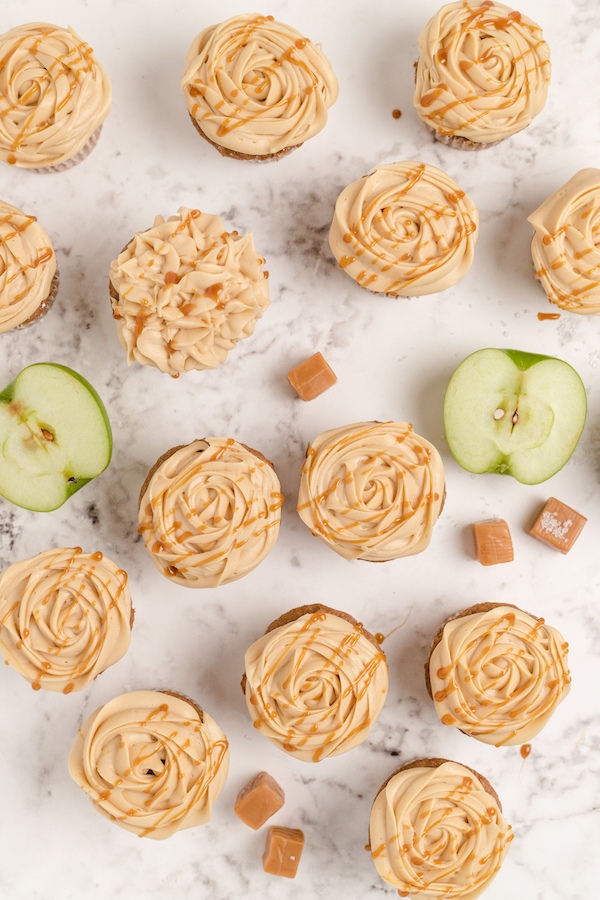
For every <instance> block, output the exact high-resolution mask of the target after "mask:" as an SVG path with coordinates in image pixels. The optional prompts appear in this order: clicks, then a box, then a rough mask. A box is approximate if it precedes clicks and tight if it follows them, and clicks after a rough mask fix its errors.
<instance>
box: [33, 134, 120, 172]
mask: <svg viewBox="0 0 600 900" xmlns="http://www.w3.org/2000/svg"><path fill="white" fill-rule="evenodd" d="M101 131H102V125H99V126H98V128H96V130H95V131H94V133H93V134H92V136H91V137H90V138H89V140H88V142H87V144H84V145H83V147H82V148H81V150H80V151H79V152H78V153H76V154H75V155H74V156H71V157H70V159H65V161H64V162H61V163H58V165H56V166H40V167H39V168H36V169H28V171H29V172H38V173H39V174H40V175H44V174H45V173H47V172H66V171H67V169H72V168H74V166H78V165H79V163H81V162H83V161H84V159H87V157H88V156H89V155H90V153H91V152H92V150H93V149H94V147H95V146H96V144H97V143H98V138H99V137H100V132H101Z"/></svg>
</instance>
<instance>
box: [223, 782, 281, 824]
mask: <svg viewBox="0 0 600 900" xmlns="http://www.w3.org/2000/svg"><path fill="white" fill-rule="evenodd" d="M284 802H285V794H284V793H283V789H282V788H280V787H279V785H278V784H277V782H276V781H275V779H274V778H272V777H271V775H269V774H268V773H267V772H259V773H258V775H257V776H256V777H255V778H253V779H252V781H249V782H248V784H247V785H246V787H243V788H242V790H241V791H240V792H239V794H238V795H237V798H236V801H235V806H234V808H233V809H234V812H235V814H236V816H239V818H240V819H241V820H242V822H243V823H244V824H245V825H248V826H249V827H250V828H254V830H255V831H256V830H257V829H258V828H260V827H261V825H264V824H265V822H266V821H267V819H270V818H271V816H272V815H273V814H274V813H276V812H277V810H278V809H281V807H282V806H283V804H284Z"/></svg>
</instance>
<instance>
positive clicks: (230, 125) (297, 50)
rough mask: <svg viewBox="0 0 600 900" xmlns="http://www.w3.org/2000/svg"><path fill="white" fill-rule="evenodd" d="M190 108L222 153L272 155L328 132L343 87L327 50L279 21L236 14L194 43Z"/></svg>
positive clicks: (189, 62) (185, 81)
mask: <svg viewBox="0 0 600 900" xmlns="http://www.w3.org/2000/svg"><path fill="white" fill-rule="evenodd" d="M181 87H182V88H183V92H184V95H185V101H186V103H187V107H188V110H189V112H190V115H191V116H192V118H193V119H194V120H195V121H196V122H197V123H198V125H199V127H200V129H201V130H202V132H203V133H204V134H205V135H206V136H207V137H208V138H209V140H211V141H213V143H215V144H219V145H220V146H222V147H226V148H228V149H229V150H233V151H235V152H236V153H242V154H248V155H250V156H269V155H271V154H273V153H278V152H279V151H281V150H283V149H285V148H288V147H293V146H297V145H298V144H302V143H303V142H304V141H306V140H308V138H310V137H313V136H314V135H315V134H317V133H318V132H319V131H321V129H322V128H323V127H324V126H325V123H326V121H327V110H328V109H329V107H330V106H332V105H333V103H334V102H335V100H336V99H337V95H338V83H337V79H336V77H335V75H334V74H333V71H332V69H331V65H330V63H329V60H328V59H327V57H326V56H325V54H324V53H323V51H322V50H320V49H319V47H317V46H316V44H313V43H312V42H311V41H309V40H308V39H307V38H304V37H302V35H301V34H300V32H299V31H296V29H295V28H291V27H290V26H289V25H284V24H283V23H282V22H275V21H274V20H273V16H259V15H253V14H247V15H241V16H234V17H233V18H232V19H228V20H227V21H226V22H223V23H221V24H220V25H214V26H213V27H211V28H207V29H205V30H204V31H202V32H200V34H199V35H197V37H195V38H194V40H193V41H192V45H191V47H190V49H189V50H188V53H187V56H186V59H185V72H184V74H183V78H182V80H181Z"/></svg>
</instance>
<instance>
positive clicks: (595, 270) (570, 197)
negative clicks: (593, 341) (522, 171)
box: [527, 169, 600, 316]
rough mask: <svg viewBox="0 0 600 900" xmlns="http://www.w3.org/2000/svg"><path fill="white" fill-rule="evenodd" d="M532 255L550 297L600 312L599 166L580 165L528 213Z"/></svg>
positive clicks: (563, 304) (558, 302) (568, 307)
mask: <svg viewBox="0 0 600 900" xmlns="http://www.w3.org/2000/svg"><path fill="white" fill-rule="evenodd" d="M527 221H528V222H531V224H532V225H533V227H534V228H535V234H534V236H533V241H532V243H531V256H532V258H533V265H534V268H535V274H536V278H537V279H538V280H539V281H541V283H542V287H543V288H544V290H545V291H546V294H547V295H548V299H549V300H550V302H551V303H556V305H557V306H560V307H561V309H566V310H568V311H569V312H574V313H579V314H580V315H582V316H589V315H593V316H598V315H600V237H599V236H598V229H599V228H600V169H582V170H581V171H580V172H578V173H577V174H576V175H574V176H573V178H571V180H570V181H567V183H566V184H565V185H563V187H561V188H560V189H559V190H558V191H556V193H554V194H552V196H551V197H548V199H547V200H545V201H544V202H543V203H542V205H541V206H540V207H538V209H536V211H535V212H534V213H532V214H531V215H530V216H529V219H528V220H527Z"/></svg>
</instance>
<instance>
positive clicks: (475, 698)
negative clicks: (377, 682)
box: [429, 606, 571, 747]
mask: <svg viewBox="0 0 600 900" xmlns="http://www.w3.org/2000/svg"><path fill="white" fill-rule="evenodd" d="M567 650H568V644H567V643H566V641H565V640H564V638H563V637H562V635H561V634H560V632H558V631H557V630H556V629H555V628H551V627H550V626H549V625H546V624H545V622H544V620H543V619H536V618H534V617H533V616H530V615H529V614H528V613H525V612H523V611H522V610H520V609H517V608H515V607H512V606H497V607H495V608H494V609H490V610H488V611H487V612H478V613H472V614H470V615H465V616H459V617H458V618H455V619H452V620H451V621H449V622H447V623H446V624H445V626H444V629H443V632H442V636H441V640H440V641H439V643H438V644H437V645H436V646H435V647H434V649H433V651H432V653H431V658H430V660H429V677H430V680H431V692H432V694H433V700H434V703H435V708H436V712H437V714H438V716H439V717H440V719H441V721H442V722H443V723H444V724H445V725H454V726H456V727H457V728H460V730H461V731H464V732H466V734H469V735H471V736H472V737H474V738H477V740H479V741H483V742H484V743H485V744H494V745H495V746H496V747H500V746H502V745H507V746H511V745H513V744H523V743H526V742H528V741H530V740H531V739H532V738H534V737H535V736H536V734H538V733H539V732H540V731H541V730H542V728H543V727H544V725H545V724H546V723H547V722H548V720H549V719H550V717H551V715H552V714H553V712H554V711H555V709H556V707H557V706H558V704H559V703H561V701H562V700H564V698H565V697H566V695H567V694H568V692H569V690H570V687H569V685H570V682H571V678H570V676H569V669H568V664H567Z"/></svg>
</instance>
